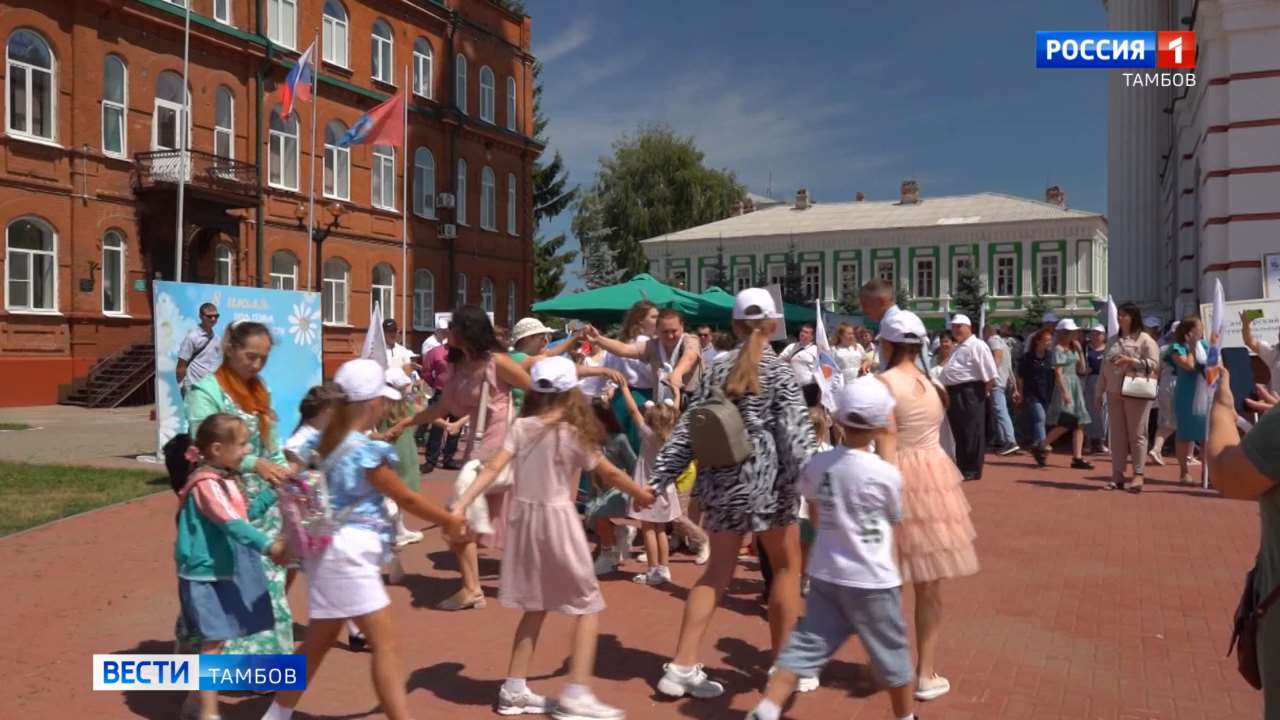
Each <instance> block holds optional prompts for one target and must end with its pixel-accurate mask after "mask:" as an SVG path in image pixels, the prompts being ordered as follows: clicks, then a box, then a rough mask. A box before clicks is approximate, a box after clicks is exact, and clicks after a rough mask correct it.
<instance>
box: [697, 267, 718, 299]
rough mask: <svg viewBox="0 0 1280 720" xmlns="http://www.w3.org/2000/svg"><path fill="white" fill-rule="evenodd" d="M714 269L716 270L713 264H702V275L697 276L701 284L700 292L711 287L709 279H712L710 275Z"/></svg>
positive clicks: (713, 272)
mask: <svg viewBox="0 0 1280 720" xmlns="http://www.w3.org/2000/svg"><path fill="white" fill-rule="evenodd" d="M715 271H716V268H715V266H714V265H703V266H702V277H700V278H698V279H699V280H701V281H702V286H701V291H702V292H706V291H708V290H710V289H711V287H712V285H711V280H712V279H713V278H712V277H711V276H712V275H714V274H715Z"/></svg>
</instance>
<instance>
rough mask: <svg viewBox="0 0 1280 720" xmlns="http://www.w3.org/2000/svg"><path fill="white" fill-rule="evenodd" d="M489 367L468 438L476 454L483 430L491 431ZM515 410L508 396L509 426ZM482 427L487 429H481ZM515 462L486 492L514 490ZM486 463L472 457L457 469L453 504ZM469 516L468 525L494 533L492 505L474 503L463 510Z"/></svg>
mask: <svg viewBox="0 0 1280 720" xmlns="http://www.w3.org/2000/svg"><path fill="white" fill-rule="evenodd" d="M488 372H489V371H488V370H487V369H486V370H485V380H484V385H482V386H481V388H480V410H479V412H478V413H477V415H476V419H475V422H473V423H472V424H471V433H470V436H469V437H468V438H467V453H468V454H474V453H475V449H476V446H477V444H478V443H479V442H480V440H481V439H482V438H483V437H484V433H485V432H487V431H488V429H489V428H488V420H489V377H488ZM514 411H515V405H514V404H513V403H512V402H511V401H510V399H508V401H507V427H508V428H510V427H511V418H512V414H513V413H514ZM481 427H483V428H484V430H481V429H480V428H481ZM513 464H514V463H510V462H509V463H507V466H506V467H504V468H502V472H500V473H498V478H497V479H496V480H494V481H493V484H492V485H490V486H489V488H488V489H487V490H486V491H485V495H501V494H502V493H504V492H507V491H508V490H510V489H511V483H512V482H513V480H514V479H515V474H514V472H513V467H512V465H513ZM483 466H484V463H482V462H480V461H479V460H478V459H475V458H472V459H470V460H467V462H466V463H464V464H463V466H462V469H461V470H459V471H458V476H457V477H456V478H454V481H453V498H452V499H451V500H450V503H451V504H452V503H454V502H457V501H458V499H459V498H461V497H462V495H463V494H464V493H466V492H467V489H468V488H470V487H471V484H472V483H474V482H475V481H476V478H478V477H479V476H480V469H481V468H482V467H483ZM464 514H465V515H466V518H467V526H468V527H470V528H471V529H472V531H474V532H476V533H477V534H480V535H488V534H491V533H492V532H493V521H492V519H491V518H490V517H489V504H488V503H485V502H479V501H478V499H477V502H473V503H471V505H469V506H468V507H467V509H466V510H465V511H464Z"/></svg>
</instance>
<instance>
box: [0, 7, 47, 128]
mask: <svg viewBox="0 0 1280 720" xmlns="http://www.w3.org/2000/svg"><path fill="white" fill-rule="evenodd" d="M5 81H6V83H5V84H6V85H7V86H8V91H9V92H8V95H9V97H8V98H7V102H6V104H5V108H6V110H7V111H8V112H7V113H6V115H5V118H6V123H5V127H7V128H8V129H9V132H10V133H11V134H14V135H18V136H20V137H26V138H35V139H39V140H49V141H53V140H56V139H57V138H58V130H57V127H58V105H57V102H58V73H57V64H56V62H55V59H54V57H53V50H51V49H50V48H49V43H48V42H46V41H45V39H44V38H42V37H40V36H39V35H37V34H36V33H35V32H33V31H31V30H15V31H14V33H13V34H12V35H10V36H9V42H8V44H7V45H6V47H5Z"/></svg>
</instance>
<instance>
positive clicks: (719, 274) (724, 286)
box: [707, 244, 731, 290]
mask: <svg viewBox="0 0 1280 720" xmlns="http://www.w3.org/2000/svg"><path fill="white" fill-rule="evenodd" d="M707 279H708V280H710V281H711V284H710V285H709V286H708V287H718V288H720V289H721V290H728V289H729V287H730V285H731V283H730V278H729V266H727V265H725V263H724V245H723V244H721V245H717V246H716V261H715V264H713V265H712V266H711V277H709V278H707Z"/></svg>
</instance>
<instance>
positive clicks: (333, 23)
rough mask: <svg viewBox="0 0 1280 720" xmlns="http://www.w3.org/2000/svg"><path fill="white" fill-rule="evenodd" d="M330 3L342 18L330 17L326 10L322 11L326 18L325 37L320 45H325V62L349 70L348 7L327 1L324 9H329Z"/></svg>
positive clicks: (324, 24)
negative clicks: (339, 12)
mask: <svg viewBox="0 0 1280 720" xmlns="http://www.w3.org/2000/svg"><path fill="white" fill-rule="evenodd" d="M330 2H332V3H333V4H334V6H336V7H337V9H338V10H339V11H341V12H342V17H338V16H336V15H330V14H329V13H328V12H326V11H325V10H321V13H322V15H323V16H324V17H323V20H322V22H323V37H322V42H321V43H320V44H321V45H323V48H322V50H323V53H324V61H325V62H327V63H329V64H330V65H336V66H338V67H340V68H344V69H349V67H350V65H349V64H348V63H349V62H350V61H349V60H348V51H349V49H350V42H349V38H350V34H349V29H350V26H349V25H348V24H347V18H349V17H350V16H349V15H348V14H347V7H346V6H345V5H343V4H342V2H340V0H325V3H324V6H323V7H324V8H326V9H327V8H328V6H329V3H330Z"/></svg>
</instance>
